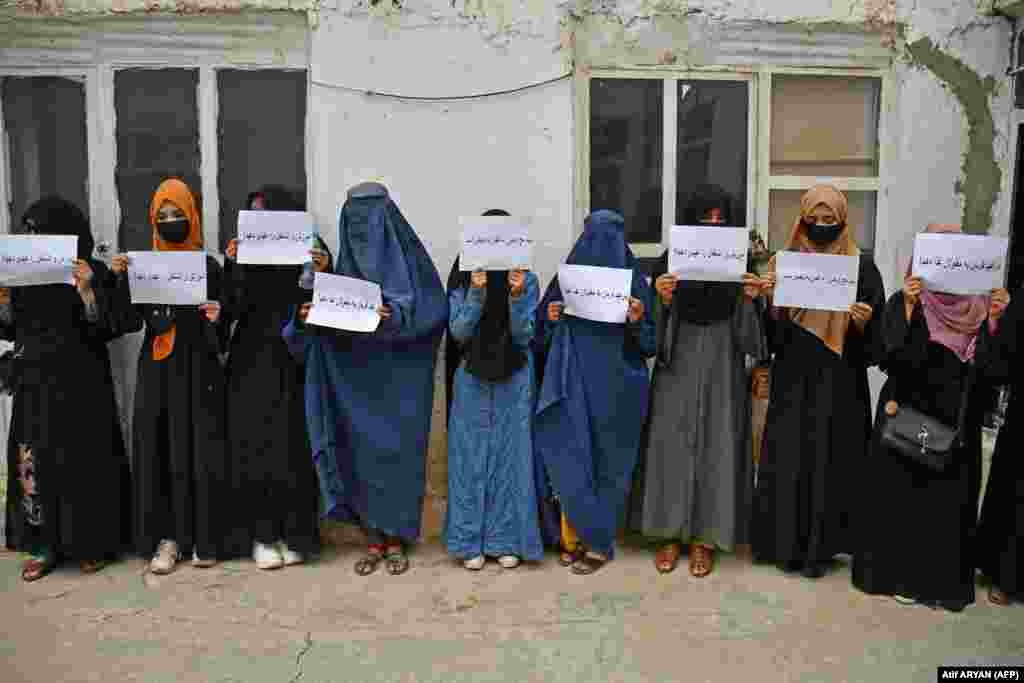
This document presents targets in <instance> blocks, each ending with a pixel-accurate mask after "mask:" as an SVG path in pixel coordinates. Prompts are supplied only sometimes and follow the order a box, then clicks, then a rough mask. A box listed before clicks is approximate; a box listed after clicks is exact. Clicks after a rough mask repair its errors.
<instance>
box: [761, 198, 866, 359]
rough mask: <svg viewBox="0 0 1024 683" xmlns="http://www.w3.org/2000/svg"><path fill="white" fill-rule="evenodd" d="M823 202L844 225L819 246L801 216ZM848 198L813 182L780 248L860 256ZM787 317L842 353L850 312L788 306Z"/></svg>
mask: <svg viewBox="0 0 1024 683" xmlns="http://www.w3.org/2000/svg"><path fill="white" fill-rule="evenodd" d="M820 204H824V205H825V206H827V207H828V208H829V209H831V210H832V213H834V214H835V217H836V221H837V222H838V223H839V224H841V225H843V231H842V232H841V233H839V237H837V238H836V240H835V241H834V242H831V243H829V244H827V245H825V246H824V247H822V248H819V247H818V246H817V245H816V244H814V242H812V241H811V240H810V239H809V238H808V237H807V232H806V229H805V228H804V220H805V219H806V218H807V216H808V215H809V214H810V213H811V211H813V210H814V207H816V206H818V205H820ZM847 211H848V208H847V201H846V195H844V194H843V193H842V192H840V191H839V190H838V189H836V188H835V187H833V186H832V185H815V186H814V187H812V188H811V189H809V190H808V191H807V192H805V193H804V196H803V197H801V199H800V215H799V216H798V217H797V219H796V222H795V223H794V224H793V229H792V231H790V233H789V240H787V241H786V246H785V247H783V251H802V252H806V253H813V254H835V255H841V256H859V255H860V247H858V246H857V241H856V240H855V239H854V237H853V232H854V231H853V227H852V226H851V225H850V224H849V223H848V222H847ZM769 268H770V270H771V272H772V273H773V274H774V273H775V257H774V256H773V257H772V260H771V262H770V264H769ZM788 314H789V317H790V320H792V321H793V322H795V323H796V324H797V325H799V326H800V327H802V328H804V329H805V330H807V331H808V332H810V333H812V334H813V335H815V336H816V337H818V338H819V339H821V340H822V341H823V342H825V346H827V347H828V348H830V349H832V351H833V352H835V353H836V355H840V356H841V355H842V354H843V343H844V342H845V341H846V331H847V329H849V327H850V314H849V313H847V312H845V311H843V312H839V311H815V310H808V309H805V308H790V309H788Z"/></svg>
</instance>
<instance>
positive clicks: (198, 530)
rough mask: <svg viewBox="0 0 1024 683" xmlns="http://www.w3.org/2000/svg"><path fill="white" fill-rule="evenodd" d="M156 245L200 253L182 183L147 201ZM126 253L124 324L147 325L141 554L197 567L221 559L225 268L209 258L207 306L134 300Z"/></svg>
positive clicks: (136, 435)
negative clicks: (186, 559)
mask: <svg viewBox="0 0 1024 683" xmlns="http://www.w3.org/2000/svg"><path fill="white" fill-rule="evenodd" d="M149 220H150V223H151V224H152V226H153V249H154V250H155V251H201V250H202V248H203V233H202V228H201V226H200V221H199V208H198V206H197V205H196V201H195V197H193V195H192V192H191V191H190V190H189V189H188V187H187V186H186V185H185V183H183V182H181V181H180V180H177V179H174V178H172V179H170V180H165V181H164V182H163V183H161V184H160V187H159V188H157V191H156V194H155V195H154V196H153V200H152V202H151V203H150V208H149ZM128 268H129V263H128V257H127V256H125V255H118V256H115V257H114V259H113V264H112V270H113V271H114V272H115V273H117V276H118V292H119V296H118V304H119V305H118V307H117V311H116V315H117V318H118V324H119V325H120V327H121V328H122V329H123V330H124V331H126V332H137V331H139V330H141V329H142V328H143V325H145V328H146V336H145V339H144V341H143V343H142V349H141V351H140V353H139V375H138V382H137V383H136V385H135V417H134V421H133V424H132V428H133V430H132V431H133V436H132V445H133V449H132V453H133V456H132V459H133V465H134V466H133V468H132V475H133V476H132V479H133V483H134V494H135V495H134V515H133V529H134V532H135V544H136V550H137V551H138V552H139V553H140V554H141V555H144V556H149V555H150V554H153V559H152V562H151V563H150V569H151V571H153V572H154V573H156V574H167V573H170V572H171V571H173V570H174V566H175V564H176V563H177V561H178V560H179V559H180V558H181V556H182V555H183V554H185V556H186V557H187V556H188V555H187V554H188V553H191V555H192V563H193V565H194V566H197V567H208V566H212V565H213V564H216V558H217V554H218V549H219V542H220V539H221V538H222V533H221V531H222V530H221V529H220V528H219V527H218V526H217V521H218V520H221V519H223V518H224V515H223V514H222V511H221V509H220V506H221V505H223V498H224V491H223V486H224V485H223V482H224V479H225V472H224V465H225V439H224V409H225V404H224V392H225V388H224V384H225V380H224V370H223V368H222V366H221V363H220V360H219V358H218V353H219V352H220V351H221V346H222V341H221V334H220V329H221V327H222V326H226V325H227V322H226V321H225V320H223V319H222V316H221V313H220V303H219V302H218V300H219V299H220V280H221V277H220V274H221V270H220V265H219V264H218V263H217V261H215V260H214V259H213V258H211V257H209V256H207V259H206V273H207V278H206V282H207V297H208V298H209V301H210V303H206V304H203V305H202V306H199V307H198V308H197V307H194V306H162V305H133V304H132V303H131V293H130V291H129V284H128V278H127V277H126V273H127V271H128Z"/></svg>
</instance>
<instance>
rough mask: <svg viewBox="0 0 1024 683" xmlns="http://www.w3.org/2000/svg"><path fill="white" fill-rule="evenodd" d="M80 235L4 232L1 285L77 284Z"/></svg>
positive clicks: (0, 250) (0, 255)
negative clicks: (75, 266) (75, 274)
mask: <svg viewBox="0 0 1024 683" xmlns="http://www.w3.org/2000/svg"><path fill="white" fill-rule="evenodd" d="M77 258H78V237H77V236H75V235H4V236H3V237H0V286H3V287H23V286H28V285H61V284H73V283H74V281H75V279H74V276H73V275H72V271H73V269H74V262H75V259H77Z"/></svg>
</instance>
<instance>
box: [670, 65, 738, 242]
mask: <svg viewBox="0 0 1024 683" xmlns="http://www.w3.org/2000/svg"><path fill="white" fill-rule="evenodd" d="M747 90H748V89H747V83H746V82H745V81H704V80H695V81H679V84H678V90H677V96H678V97H679V103H678V105H677V114H676V118H677V125H678V132H677V134H676V147H677V151H676V183H675V185H676V224H677V225H687V224H692V223H693V221H694V220H699V219H700V217H699V216H698V217H694V216H693V215H692V211H691V209H692V207H693V204H694V202H695V200H699V199H700V198H699V196H698V195H699V194H700V193H701V192H702V191H706V188H709V187H713V188H717V190H719V191H721V192H723V193H724V194H725V195H726V196H727V197H728V200H729V207H728V209H729V221H728V222H729V224H730V225H732V226H736V227H744V226H746V224H747V163H748V162H747V131H748V128H749V124H748V117H749V102H748V101H749V97H748V95H747Z"/></svg>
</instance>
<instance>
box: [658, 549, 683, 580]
mask: <svg viewBox="0 0 1024 683" xmlns="http://www.w3.org/2000/svg"><path fill="white" fill-rule="evenodd" d="M682 553H683V548H682V546H680V545H679V544H678V543H667V544H665V545H663V546H661V548H659V549H658V552H656V553H655V554H654V567H655V568H656V569H657V570H658V573H659V574H669V573H671V572H673V571H675V568H676V565H678V564H679V556H680V555H682Z"/></svg>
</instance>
